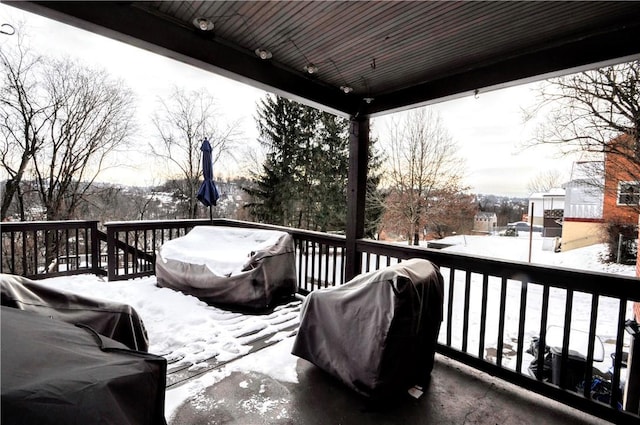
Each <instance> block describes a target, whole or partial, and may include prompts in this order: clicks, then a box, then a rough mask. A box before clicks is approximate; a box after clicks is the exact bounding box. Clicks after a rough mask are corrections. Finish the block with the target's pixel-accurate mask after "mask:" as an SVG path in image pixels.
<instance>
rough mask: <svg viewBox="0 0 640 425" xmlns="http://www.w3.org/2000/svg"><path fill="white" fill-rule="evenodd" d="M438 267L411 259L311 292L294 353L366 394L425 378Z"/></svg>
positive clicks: (386, 392)
mask: <svg viewBox="0 0 640 425" xmlns="http://www.w3.org/2000/svg"><path fill="white" fill-rule="evenodd" d="M443 286H444V283H443V279H442V275H441V274H440V271H439V269H438V267H436V266H435V265H433V264H432V263H431V262H429V261H427V260H421V259H412V260H408V261H403V262H401V263H399V264H397V265H394V266H390V267H387V268H385V269H382V270H379V271H375V272H371V273H366V274H361V275H359V276H356V277H355V278H354V279H352V280H351V281H350V282H347V283H345V284H344V285H342V286H338V287H334V288H328V289H321V290H317V291H314V292H312V293H310V294H309V295H308V297H307V299H306V301H305V303H304V305H303V307H302V312H301V320H300V328H299V331H298V335H297V337H296V340H295V343H294V346H293V350H292V353H293V354H294V355H296V356H298V357H301V358H303V359H306V360H308V361H310V362H312V363H314V364H316V365H317V366H318V367H320V368H322V369H324V370H325V371H327V372H329V373H330V374H331V375H333V376H335V377H336V378H338V379H339V380H341V381H342V382H343V383H344V384H346V385H347V386H349V387H350V388H352V389H353V390H355V391H357V392H358V393H360V394H363V395H365V396H368V397H371V398H376V399H378V398H384V397H387V396H393V395H397V394H399V393H400V392H402V391H406V390H408V389H409V388H411V387H412V386H414V385H424V384H426V383H427V382H428V380H429V378H430V374H431V370H432V369H433V361H434V353H435V346H436V340H437V337H438V332H439V331H440V323H441V322H442V309H443Z"/></svg>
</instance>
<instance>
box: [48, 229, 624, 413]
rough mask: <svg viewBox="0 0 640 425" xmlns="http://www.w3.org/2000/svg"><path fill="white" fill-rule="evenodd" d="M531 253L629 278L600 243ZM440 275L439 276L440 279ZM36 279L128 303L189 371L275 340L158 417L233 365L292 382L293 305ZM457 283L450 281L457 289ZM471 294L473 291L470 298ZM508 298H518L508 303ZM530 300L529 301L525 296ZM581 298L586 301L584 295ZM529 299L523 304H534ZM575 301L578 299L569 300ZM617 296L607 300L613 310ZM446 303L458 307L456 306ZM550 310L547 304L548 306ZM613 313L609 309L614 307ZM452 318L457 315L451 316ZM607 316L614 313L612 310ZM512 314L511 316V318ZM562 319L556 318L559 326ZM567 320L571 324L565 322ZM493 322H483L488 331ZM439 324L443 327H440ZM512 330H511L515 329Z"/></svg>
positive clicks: (467, 240)
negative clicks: (607, 260)
mask: <svg viewBox="0 0 640 425" xmlns="http://www.w3.org/2000/svg"><path fill="white" fill-rule="evenodd" d="M447 242H450V243H451V242H456V243H458V244H456V245H455V246H452V247H450V248H447V249H446V251H450V252H464V253H469V254H477V255H482V256H485V257H487V256H493V257H496V258H504V259H511V260H519V261H526V260H527V258H528V249H529V240H528V238H527V237H519V238H507V237H498V236H456V237H454V238H448V240H447ZM533 242H534V243H533V249H532V259H533V262H535V263H538V264H550V265H556V266H561V267H567V268H576V269H582V270H597V271H604V272H608V273H617V274H623V275H630V276H633V275H634V273H635V269H634V267H633V266H620V265H607V264H604V263H602V262H601V261H600V258H602V256H603V251H604V246H603V245H595V246H591V247H587V248H582V249H577V250H574V251H569V252H566V253H554V252H552V251H543V250H542V239H540V238H536V239H534V240H533ZM445 280H446V279H445ZM42 283H44V284H46V285H50V286H52V287H56V288H58V289H64V290H70V291H73V292H76V293H80V294H83V295H86V296H92V297H96V298H102V299H106V300H112V301H117V302H123V303H127V304H130V305H131V306H133V307H134V308H135V309H136V311H137V312H138V313H139V314H140V316H141V317H142V319H143V321H144V323H145V326H146V328H147V331H148V334H149V339H150V348H149V351H150V352H151V353H154V354H160V355H163V356H165V357H166V358H167V360H168V361H169V362H170V363H171V364H170V369H171V367H176V366H179V365H184V366H188V367H189V368H190V369H191V370H196V371H197V370H198V369H200V368H206V366H207V360H208V359H211V358H214V357H215V361H216V362H224V361H228V360H232V359H235V358H238V357H241V356H242V355H244V354H246V353H247V352H248V351H249V350H250V348H251V341H253V340H255V338H256V336H260V335H271V334H273V335H274V336H273V337H272V338H271V339H272V340H273V341H279V342H277V343H276V344H274V345H272V346H270V347H268V348H265V349H264V350H266V351H268V355H263V356H260V357H259V358H261V359H268V362H259V361H256V357H255V356H248V357H244V358H242V359H239V360H237V361H233V362H230V363H227V364H226V365H225V366H223V367H221V368H215V369H213V370H212V371H210V372H207V373H204V374H202V375H201V376H200V377H199V378H197V379H193V380H191V381H189V382H187V383H186V384H184V385H180V386H176V387H175V388H171V389H169V390H168V391H167V394H166V417H167V419H168V420H169V419H170V417H171V416H172V413H173V412H174V411H175V409H176V408H177V407H178V406H180V404H182V403H183V402H184V401H185V400H187V399H190V400H197V399H198V395H199V394H200V392H201V391H202V390H203V388H206V387H207V386H209V385H212V384H214V383H215V382H219V381H220V380H221V379H223V378H224V377H226V376H228V375H229V374H230V373H231V372H233V371H256V372H261V373H264V374H267V375H269V376H272V377H274V378H275V379H279V380H282V381H285V382H297V377H296V372H295V367H292V366H291V359H290V358H291V357H292V356H291V355H290V352H291V345H292V343H293V338H291V337H290V336H291V332H284V331H283V330H285V329H287V328H290V327H291V326H292V325H295V324H297V323H298V311H299V303H298V305H295V304H296V303H292V304H293V305H287V306H282V307H281V308H279V309H276V310H275V311H274V312H273V313H272V314H270V315H267V316H261V315H241V314H238V313H232V312H229V311H224V310H221V309H218V308H215V307H211V306H208V305H207V304H205V303H203V302H201V301H199V300H198V299H197V298H195V297H192V296H187V295H184V294H182V293H180V292H176V291H173V290H171V289H167V288H159V287H157V286H156V281H155V277H148V278H142V279H135V280H133V281H125V282H107V281H106V280H105V279H103V278H100V277H96V276H93V275H81V276H73V277H60V278H51V279H45V280H43V281H42ZM462 286H463V285H457V287H458V288H462ZM491 288H492V289H490V296H489V300H490V302H491V303H492V304H490V307H489V310H490V311H491V312H492V314H491V315H490V317H489V318H488V320H489V321H490V322H491V323H493V322H492V321H494V320H497V319H496V318H497V308H496V307H497V305H498V304H494V303H495V302H497V299H498V298H496V293H495V288H493V287H491ZM530 296H531V297H533V298H535V297H536V296H537V295H536V290H535V288H534V289H530ZM476 298H477V297H476ZM512 298H513V299H514V300H516V299H517V300H518V301H517V302H511V300H512ZM533 298H532V299H533ZM508 299H509V303H510V305H514V306H515V309H516V311H517V308H518V303H519V293H518V291H516V290H515V289H514V288H509V292H508ZM556 302H559V303H560V304H562V294H558V295H557V297H556V296H553V295H552V299H551V303H552V304H553V303H556ZM585 302H589V301H588V300H585ZM535 304H536V303H535V302H532V303H531V305H532V306H535ZM575 304H576V305H580V302H579V301H576V302H575ZM602 304H603V305H604V307H602V306H601V308H604V309H605V310H603V314H602V315H601V317H608V316H609V313H606V311H607V310H606V308H609V307H607V306H606V304H607V302H606V301H605V302H603V303H602ZM616 306H617V302H613V304H612V305H611V306H610V307H611V308H613V309H614V310H615V309H617V307H616ZM454 308H456V309H457V308H459V306H456V307H454ZM532 308H533V310H532V312H531V313H529V312H528V313H527V322H529V321H531V323H535V321H536V320H535V319H536V314H538V316H537V317H539V312H538V313H536V311H535V307H532ZM476 310H477V307H472V311H471V312H470V317H471V320H472V323H471V333H473V330H474V329H476V328H477V327H478V326H479V321H478V316H479V314H478V312H477V311H476ZM516 311H513V312H512V311H511V310H509V311H508V312H507V323H510V322H511V319H513V318H512V317H511V316H512V315H515V314H516ZM552 311H555V310H552V309H550V312H552ZM615 311H617V310H615ZM458 316H460V315H458ZM613 316H614V318H615V314H614V315H613ZM516 317H517V316H516ZM576 317H578V319H576V324H578V325H580V323H581V322H580V321H581V320H582V319H579V317H580V314H578V313H576ZM555 322H556V316H554V314H551V315H550V321H549V324H550V325H551V324H555ZM606 322H607V320H606V319H605V320H604V322H603V324H602V325H600V323H599V326H602V327H599V329H598V334H600V333H601V332H602V334H603V335H606V336H609V335H610V332H609V331H610V324H608V323H606ZM561 323H562V322H560V324H561ZM573 325H574V324H573V323H572V326H573ZM495 328H497V326H493V327H490V326H489V325H488V326H487V329H489V332H491V331H492V330H493V329H495ZM443 329H444V326H443ZM515 331H517V329H516V330H515ZM513 334H514V329H511V328H508V329H507V330H506V333H505V338H507V337H512V336H513ZM492 337H493V341H494V342H495V335H494V334H490V333H488V334H487V346H489V345H490V343H491V341H492ZM454 339H455V340H454V346H456V345H457V344H460V338H459V333H454ZM469 344H470V350H472V348H473V347H474V344H477V340H473V339H472V340H470V341H469Z"/></svg>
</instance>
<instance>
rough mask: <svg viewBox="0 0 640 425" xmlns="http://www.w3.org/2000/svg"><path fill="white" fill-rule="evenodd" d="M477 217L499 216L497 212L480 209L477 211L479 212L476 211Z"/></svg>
mask: <svg viewBox="0 0 640 425" xmlns="http://www.w3.org/2000/svg"><path fill="white" fill-rule="evenodd" d="M475 217H476V218H481V217H482V218H495V217H497V216H496V213H494V212H485V211H480V212H477V213H476V216H475Z"/></svg>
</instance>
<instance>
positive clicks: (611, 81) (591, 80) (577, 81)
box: [527, 60, 640, 181]
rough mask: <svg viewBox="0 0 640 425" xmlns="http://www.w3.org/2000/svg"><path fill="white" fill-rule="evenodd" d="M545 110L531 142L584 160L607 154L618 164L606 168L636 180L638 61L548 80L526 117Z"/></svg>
mask: <svg viewBox="0 0 640 425" xmlns="http://www.w3.org/2000/svg"><path fill="white" fill-rule="evenodd" d="M545 112H546V113H548V116H547V119H546V120H544V121H543V124H542V125H541V126H539V128H538V131H537V134H536V136H535V138H534V139H533V140H532V141H531V142H530V144H531V145H539V144H555V145H558V146H559V147H560V148H561V150H562V151H563V152H565V153H574V152H580V153H582V154H583V158H584V159H586V160H593V159H597V160H600V161H602V160H603V155H606V156H607V157H609V159H614V161H615V163H617V164H620V167H607V172H610V173H611V174H617V175H621V174H623V175H626V178H628V179H629V180H631V181H640V61H638V60H636V61H631V62H627V63H623V64H619V65H613V66H608V67H604V68H600V69H596V70H592V71H587V72H582V73H578V74H574V75H569V76H566V77H561V78H555V79H552V80H549V81H548V82H546V83H545V84H544V85H543V86H542V87H541V89H540V93H539V99H538V102H537V105H536V107H535V108H534V109H533V110H530V111H527V119H529V118H533V117H535V116H539V115H541V114H544V113H545Z"/></svg>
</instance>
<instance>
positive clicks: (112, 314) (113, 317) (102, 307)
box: [0, 274, 149, 351]
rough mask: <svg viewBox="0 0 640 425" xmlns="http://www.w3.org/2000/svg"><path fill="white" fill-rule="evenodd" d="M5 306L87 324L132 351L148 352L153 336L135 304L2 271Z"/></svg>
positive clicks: (0, 276)
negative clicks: (101, 298)
mask: <svg viewBox="0 0 640 425" xmlns="http://www.w3.org/2000/svg"><path fill="white" fill-rule="evenodd" d="M0 286H1V288H2V305H3V306H7V307H13V308H17V309H20V310H26V311H31V312H35V313H38V314H42V315H45V316H48V317H50V318H53V319H57V320H61V321H63V322H67V323H71V324H74V325H75V324H83V325H86V326H89V327H90V328H91V329H93V330H94V331H96V332H98V333H99V334H101V335H104V336H106V337H108V338H111V339H114V340H116V341H118V342H121V343H122V344H124V345H126V346H127V347H129V348H130V349H132V350H139V351H147V350H148V348H149V339H148V337H147V331H146V329H145V327H144V324H143V323H142V319H141V318H140V316H138V313H137V312H136V311H135V310H134V309H133V307H131V306H129V305H127V304H120V303H115V302H110V301H103V300H98V299H94V298H89V297H83V296H81V295H77V294H74V293H71V292H65V291H61V290H56V289H52V288H50V287H48V286H45V285H41V284H38V283H36V282H34V281H32V280H29V279H27V278H24V277H21V276H14V275H8V274H0Z"/></svg>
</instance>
